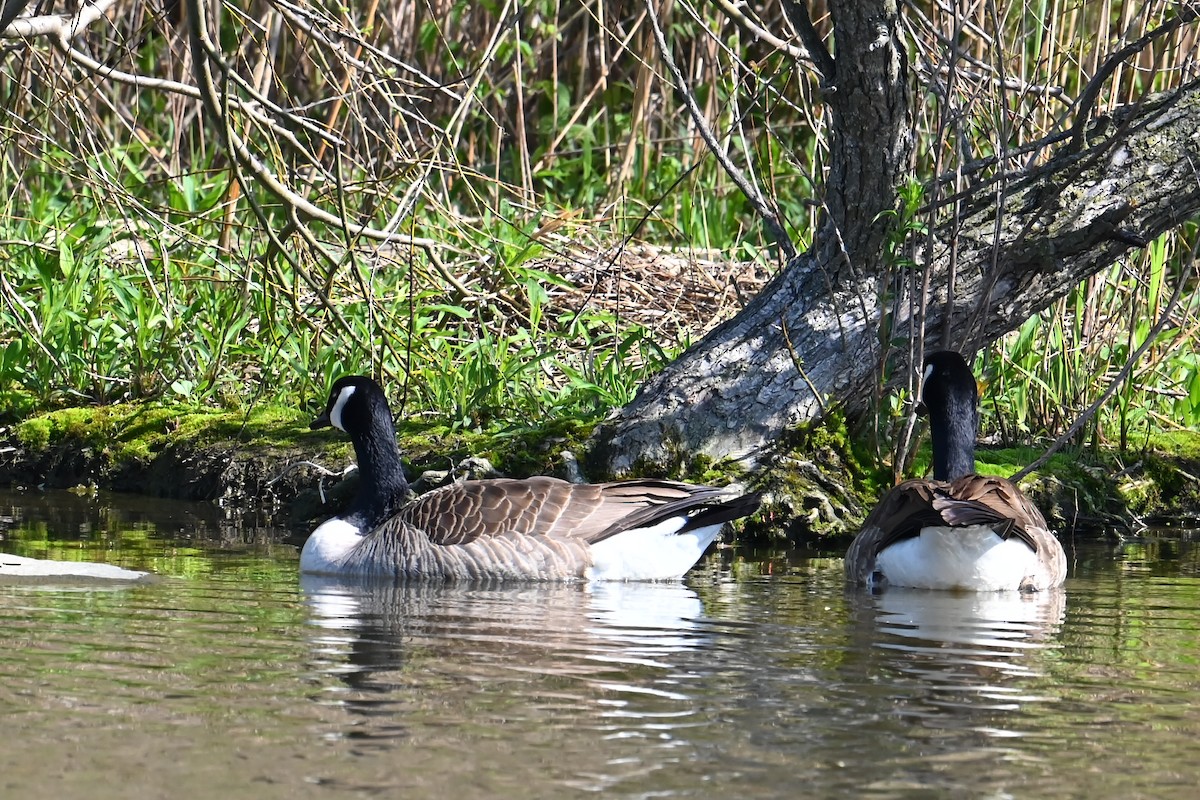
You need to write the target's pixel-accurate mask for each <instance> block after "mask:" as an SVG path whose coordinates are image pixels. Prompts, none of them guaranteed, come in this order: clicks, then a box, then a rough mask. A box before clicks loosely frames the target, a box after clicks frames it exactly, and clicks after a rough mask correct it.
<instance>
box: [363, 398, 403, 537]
mask: <svg viewBox="0 0 1200 800" xmlns="http://www.w3.org/2000/svg"><path fill="white" fill-rule="evenodd" d="M350 440H351V441H352V442H353V443H354V456H355V458H356V459H357V460H358V472H359V480H360V483H359V487H358V495H357V497H355V499H354V503H353V508H354V509H355V510H357V511H359V512H365V513H368V514H369V515H370V514H383V513H385V512H386V510H387V509H388V507H389V506H390V505H392V504H394V503H396V502H398V501H400V500H403V499H404V498H405V497H406V496H407V494H408V481H407V480H406V479H405V478H404V466H403V464H401V461H400V448H399V447H398V446H397V445H396V427H395V425H394V424H393V423H392V415H391V412H390V411H388V409H387V406H386V404H385V405H383V406H382V407H380V406H378V405H377V406H375V407H374V408H373V409H372V414H371V420H370V424H368V425H367V426H365V427H364V428H362V429H356V430H354V431H353V432H352V433H351V436H350Z"/></svg>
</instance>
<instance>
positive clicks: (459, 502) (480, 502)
mask: <svg viewBox="0 0 1200 800" xmlns="http://www.w3.org/2000/svg"><path fill="white" fill-rule="evenodd" d="M726 496H727V495H725V494H724V492H723V490H720V489H711V488H709V487H704V486H690V485H688V484H683V483H676V482H673V481H655V480H646V481H620V482H616V483H601V484H576V483H568V482H566V481H562V480H558V479H557V478H548V477H536V478H528V479H525V480H512V479H507V478H500V479H495V480H484V481H467V482H465V483H458V484H453V485H451V486H446V487H444V488H441V489H436V490H434V491H432V492H429V493H427V494H424V495H422V496H421V497H419V498H417V499H416V500H414V501H413V502H412V503H410V504H409V505H408V506H406V507H405V508H404V509H403V510H402V511H401V512H400V516H402V517H403V518H404V520H405V521H406V522H408V523H409V524H410V525H412V526H414V527H415V528H418V529H420V530H422V531H423V532H424V533H425V534H426V535H427V536H428V537H429V540H430V541H431V542H432V543H434V544H437V545H456V544H466V543H468V542H472V541H475V540H476V539H479V538H481V537H495V536H511V535H514V534H516V535H530V536H550V537H556V538H573V539H581V540H583V541H586V542H588V543H592V542H597V541H600V540H602V539H604V538H607V537H608V536H612V535H614V534H616V533H619V532H620V531H623V530H628V529H629V528H633V527H638V526H639V525H642V524H653V521H655V520H657V519H661V518H662V517H664V516H669V515H670V514H673V513H678V512H677V510H678V509H685V510H686V509H689V508H693V507H695V506H697V505H704V504H706V503H711V502H716V501H719V500H720V499H722V498H724V497H726ZM751 510H753V509H751ZM747 513H749V512H747ZM730 518H732V517H730Z"/></svg>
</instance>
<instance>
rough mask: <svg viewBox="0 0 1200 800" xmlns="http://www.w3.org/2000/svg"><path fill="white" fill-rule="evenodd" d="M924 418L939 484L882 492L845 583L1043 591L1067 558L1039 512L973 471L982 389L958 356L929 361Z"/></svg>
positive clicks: (1059, 576) (943, 354)
mask: <svg viewBox="0 0 1200 800" xmlns="http://www.w3.org/2000/svg"><path fill="white" fill-rule="evenodd" d="M917 411H918V413H927V414H928V415H929V429H930V438H931V439H932V444H933V480H909V481H904V482H903V483H901V484H900V485H899V486H896V487H895V488H894V489H892V490H891V491H889V492H888V493H887V494H886V495H884V497H883V499H882V500H881V501H880V502H879V504H878V505H877V506H875V509H874V510H873V511H872V512H871V514H870V516H868V517H867V519H866V522H864V523H863V527H862V530H861V531H859V533H858V535H857V536H856V537H854V541H853V542H852V543H851V544H850V549H849V551H848V552H847V553H846V578H847V580H849V581H853V582H854V583H856V584H859V585H866V586H870V587H872V588H879V587H882V586H887V585H891V586H907V587H912V588H919V589H960V590H973V591H997V590H1003V589H1019V590H1021V591H1039V590H1042V589H1048V588H1051V587H1054V586H1058V585H1060V584H1062V582H1063V580H1064V579H1065V578H1066V572H1067V558H1066V555H1065V554H1064V553H1063V549H1062V545H1060V544H1059V542H1058V539H1056V538H1055V537H1054V534H1052V533H1051V532H1050V530H1049V528H1048V527H1047V526H1046V520H1045V518H1043V517H1042V514H1041V512H1040V511H1038V510H1037V507H1036V506H1034V504H1033V503H1032V502H1030V501H1029V499H1028V498H1027V497H1025V495H1023V494H1022V493H1021V490H1020V489H1018V488H1017V487H1016V485H1015V484H1014V483H1013V482H1012V481H1010V480H1007V479H1005V478H996V477H989V476H984V475H976V474H975V436H976V434H977V432H978V429H979V389H978V387H977V386H976V384H975V376H974V375H972V374H971V368H970V367H969V366H967V362H966V361H965V360H964V359H963V357H962V356H961V355H959V354H958V353H955V352H952V351H948V350H943V351H940V352H936V353H932V354H930V355H929V356H928V357H927V358H926V359H925V373H924V378H923V379H922V388H921V402H920V403H919V404H918V406H917Z"/></svg>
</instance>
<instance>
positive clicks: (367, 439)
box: [309, 375, 408, 520]
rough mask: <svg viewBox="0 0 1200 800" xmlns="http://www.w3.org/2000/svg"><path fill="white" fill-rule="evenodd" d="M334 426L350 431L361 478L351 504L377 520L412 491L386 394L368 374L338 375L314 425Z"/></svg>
mask: <svg viewBox="0 0 1200 800" xmlns="http://www.w3.org/2000/svg"><path fill="white" fill-rule="evenodd" d="M330 426H332V427H334V428H337V429H338V430H340V431H343V432H345V433H346V434H348V435H349V436H350V441H351V442H353V444H354V455H355V459H356V460H357V461H358V470H359V473H360V474H361V476H362V478H361V483H360V486H359V492H358V495H357V497H356V499H355V500H354V501H353V503H352V504H351V509H353V510H354V511H355V512H359V513H362V514H364V515H366V518H367V519H371V520H374V519H375V518H376V517H378V516H380V515H382V514H384V513H385V512H386V510H387V509H389V508H391V506H392V505H393V504H394V502H396V501H397V499H399V498H405V497H407V494H408V483H407V481H406V479H405V477H404V468H403V466H402V465H401V463H400V449H399V447H398V446H397V444H396V426H395V423H394V421H393V419H392V412H391V409H390V408H388V401H387V395H385V394H384V393H383V389H382V388H380V386H379V384H378V383H376V382H375V381H373V380H371V379H370V378H368V377H366V376H365V375H347V376H345V377H342V378H338V379H337V380H336V381H334V383H333V386H332V387H330V389H329V400H328V401H327V402H326V403H325V410H324V411H322V412H321V415H320V416H319V417H317V418H316V419H315V420H313V423H312V425H310V426H309V427H310V428H312V429H313V430H316V429H317V428H327V427H330Z"/></svg>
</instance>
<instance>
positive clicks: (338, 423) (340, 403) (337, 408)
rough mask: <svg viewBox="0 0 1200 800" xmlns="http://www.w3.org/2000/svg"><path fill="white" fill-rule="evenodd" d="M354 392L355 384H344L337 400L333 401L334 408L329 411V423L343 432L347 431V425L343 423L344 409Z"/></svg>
mask: <svg viewBox="0 0 1200 800" xmlns="http://www.w3.org/2000/svg"><path fill="white" fill-rule="evenodd" d="M352 394H354V387H353V386H343V387H342V390H341V391H340V392H338V396H337V400H336V401H334V403H333V409H332V410H331V411H330V412H329V424H330V425H332V426H333V427H335V428H337V429H338V430H339V431H342V432H345V431H346V426H345V425H343V424H342V409H344V408H345V407H346V401H348V400H349V399H350V395H352Z"/></svg>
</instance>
